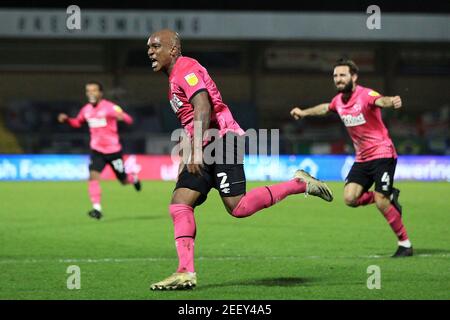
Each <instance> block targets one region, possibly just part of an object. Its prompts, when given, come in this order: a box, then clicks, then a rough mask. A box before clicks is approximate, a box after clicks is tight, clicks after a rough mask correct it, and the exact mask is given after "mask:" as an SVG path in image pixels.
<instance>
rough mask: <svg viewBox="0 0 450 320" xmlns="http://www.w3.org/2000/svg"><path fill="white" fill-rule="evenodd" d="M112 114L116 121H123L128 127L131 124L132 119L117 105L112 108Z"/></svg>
mask: <svg viewBox="0 0 450 320" xmlns="http://www.w3.org/2000/svg"><path fill="white" fill-rule="evenodd" d="M114 113H115V116H116V119H117V120H118V121H123V122H125V123H126V124H128V125H130V124H133V118H132V117H131V116H130V115H129V114H128V113H126V112H125V111H123V110H122V108H121V107H119V106H117V105H116V106H114Z"/></svg>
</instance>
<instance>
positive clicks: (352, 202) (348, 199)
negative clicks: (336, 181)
mask: <svg viewBox="0 0 450 320" xmlns="http://www.w3.org/2000/svg"><path fill="white" fill-rule="evenodd" d="M356 200H357V198H356V197H354V196H353V195H344V203H345V204H346V205H347V206H349V207H352V208H356V207H357V206H358V203H357V201H356Z"/></svg>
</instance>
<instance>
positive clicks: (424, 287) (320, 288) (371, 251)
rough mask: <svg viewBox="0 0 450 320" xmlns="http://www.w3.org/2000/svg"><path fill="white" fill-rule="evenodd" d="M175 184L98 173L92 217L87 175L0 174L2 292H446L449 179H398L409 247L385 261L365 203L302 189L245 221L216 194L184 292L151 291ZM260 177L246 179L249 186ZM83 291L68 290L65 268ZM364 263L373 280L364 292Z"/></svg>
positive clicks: (175, 294) (381, 229) (24, 295)
mask: <svg viewBox="0 0 450 320" xmlns="http://www.w3.org/2000/svg"><path fill="white" fill-rule="evenodd" d="M173 185H174V184H173V182H154V181H144V183H143V191H142V192H141V193H136V192H135V191H134V189H133V188H132V187H122V186H120V185H119V184H118V183H117V182H116V181H110V182H102V189H103V210H104V214H105V218H104V219H103V220H101V221H96V220H92V219H91V218H89V217H88V216H87V214H86V212H87V211H88V209H89V208H90V203H89V201H88V196H87V184H86V183H85V182H2V183H0V299H239V300H244V299H275V300H278V299H296V300H297V299H450V210H449V195H450V184H449V183H445V182H442V183H419V182H409V183H397V184H396V186H397V187H398V188H400V189H401V190H402V193H401V196H400V200H401V203H402V204H403V208H404V222H405V224H406V227H407V229H408V232H409V235H410V238H411V240H412V241H413V244H414V248H415V253H416V256H414V257H412V258H406V259H392V258H390V257H389V256H390V255H391V254H392V253H393V252H394V251H395V249H396V239H395V236H394V235H393V233H392V232H391V230H390V228H389V226H388V225H387V223H386V222H385V220H384V218H383V217H382V215H381V214H380V213H378V211H377V210H376V208H375V207H374V206H367V207H362V208H356V209H353V208H348V207H346V206H345V205H344V203H343V201H342V191H343V184H342V183H330V186H331V187H332V189H333V191H334V194H335V201H334V202H332V203H327V202H324V201H322V200H320V199H318V198H314V197H308V198H305V197H304V196H303V195H297V196H290V197H289V198H288V199H286V200H285V201H283V202H281V203H279V204H277V205H275V206H273V207H271V208H269V209H265V210H263V211H261V212H259V213H257V214H255V215H253V216H251V217H249V218H245V219H236V218H233V217H231V216H230V215H228V213H227V212H226V211H225V209H224V208H223V206H222V203H221V201H220V198H219V197H218V195H217V192H216V191H215V190H213V191H212V192H211V193H210V195H209V199H208V201H207V202H206V203H205V204H204V205H202V206H201V207H200V208H197V210H196V220H197V239H196V271H197V278H198V287H197V288H196V289H194V290H192V291H170V292H167V291H166V292H151V291H150V290H149V285H150V283H152V282H156V281H159V280H161V279H163V278H164V277H166V276H168V275H170V274H171V273H172V272H174V270H175V268H176V265H177V258H176V251H175V247H174V240H173V227H172V222H171V219H170V216H169V214H168V211H167V204H168V201H169V199H170V194H171V191H172V188H173ZM258 185H263V184H262V183H249V184H248V186H247V188H248V189H249V188H253V187H255V186H258ZM70 265H77V266H79V267H80V270H81V289H79V290H69V289H67V285H66V281H67V278H68V277H69V276H70V274H68V273H67V272H66V271H67V267H68V266H70ZM370 265H376V266H379V267H380V271H381V289H373V290H369V289H368V288H367V279H368V277H369V276H370V275H371V274H368V273H367V268H368V266H370Z"/></svg>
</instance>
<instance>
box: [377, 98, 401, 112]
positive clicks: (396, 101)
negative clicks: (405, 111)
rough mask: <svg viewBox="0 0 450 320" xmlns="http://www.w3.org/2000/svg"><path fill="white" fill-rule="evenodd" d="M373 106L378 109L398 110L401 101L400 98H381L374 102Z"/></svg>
mask: <svg viewBox="0 0 450 320" xmlns="http://www.w3.org/2000/svg"><path fill="white" fill-rule="evenodd" d="M375 105H376V106H378V107H380V108H394V109H400V108H401V107H402V99H401V98H400V96H393V97H381V98H379V99H377V100H375Z"/></svg>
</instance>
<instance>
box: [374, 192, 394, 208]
mask: <svg viewBox="0 0 450 320" xmlns="http://www.w3.org/2000/svg"><path fill="white" fill-rule="evenodd" d="M390 204H391V201H390V200H389V198H388V197H387V196H385V195H384V194H382V193H378V192H377V193H375V205H376V206H377V208H378V210H381V211H386V210H387V209H388V208H389V206H390Z"/></svg>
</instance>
